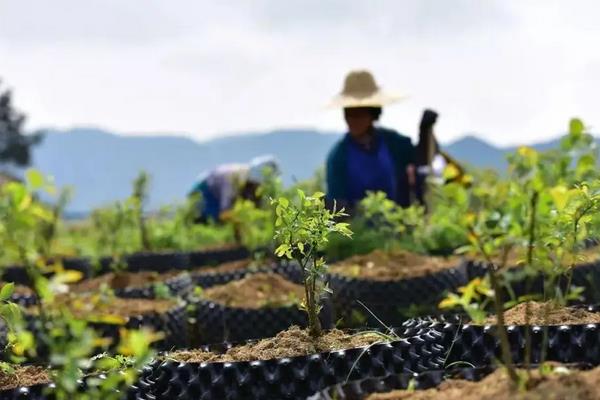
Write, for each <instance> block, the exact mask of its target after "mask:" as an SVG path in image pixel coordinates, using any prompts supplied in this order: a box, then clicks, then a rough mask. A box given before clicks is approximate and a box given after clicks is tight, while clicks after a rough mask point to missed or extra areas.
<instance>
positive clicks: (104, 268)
mask: <svg viewBox="0 0 600 400" xmlns="http://www.w3.org/2000/svg"><path fill="white" fill-rule="evenodd" d="M123 261H124V262H125V265H126V266H127V271H129V272H138V271H156V272H167V271H172V270H184V269H187V268H188V267H189V265H190V260H189V253H183V252H162V253H150V252H140V253H134V254H130V255H127V256H125V257H124V260H123ZM98 263H99V265H97V268H96V274H104V273H107V272H110V271H111V270H112V268H111V264H112V263H113V258H112V257H102V258H101V259H100V260H99V261H98Z"/></svg>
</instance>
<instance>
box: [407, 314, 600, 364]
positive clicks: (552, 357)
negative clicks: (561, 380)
mask: <svg viewBox="0 0 600 400" xmlns="http://www.w3.org/2000/svg"><path fill="white" fill-rule="evenodd" d="M586 308H587V309H588V310H589V311H593V312H596V311H598V307H597V306H588V307H586ZM461 320H463V321H464V317H461V316H445V317H439V318H436V319H433V320H431V321H429V322H427V320H424V319H417V320H411V321H407V322H406V323H405V324H404V326H405V327H411V326H415V327H419V328H421V329H425V327H427V326H428V327H429V328H430V329H433V330H435V331H437V332H439V333H440V334H441V336H442V345H443V347H444V348H445V349H446V351H447V352H448V357H447V361H446V362H447V364H450V363H453V362H457V361H460V362H468V363H470V364H472V365H474V366H477V367H479V366H487V365H491V364H492V363H493V362H494V360H497V359H499V358H500V355H501V353H500V342H499V340H498V338H497V335H496V334H495V329H496V327H495V326H491V325H484V326H483V325H470V324H463V323H461ZM526 329H529V330H530V332H531V343H532V345H531V360H530V362H532V363H534V364H535V363H540V362H541V361H542V355H543V353H544V352H545V360H546V361H557V362H562V363H585V364H590V365H600V324H581V325H549V326H539V325H532V326H530V327H529V328H527V327H526V326H522V325H516V326H515V325H511V326H508V327H507V328H506V330H507V334H508V339H509V342H510V347H511V354H512V358H513V362H514V363H517V364H519V363H525V340H526V339H525V336H526ZM544 331H547V337H548V341H547V346H546V347H545V349H544V348H543V343H544V341H543V338H544Z"/></svg>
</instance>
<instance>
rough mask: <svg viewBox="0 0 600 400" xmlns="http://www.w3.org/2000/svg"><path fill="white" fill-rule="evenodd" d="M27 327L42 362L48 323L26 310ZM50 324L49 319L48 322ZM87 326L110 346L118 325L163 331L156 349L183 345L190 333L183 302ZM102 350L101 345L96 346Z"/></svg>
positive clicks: (115, 338) (117, 334)
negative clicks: (43, 324)
mask: <svg viewBox="0 0 600 400" xmlns="http://www.w3.org/2000/svg"><path fill="white" fill-rule="evenodd" d="M25 322H26V327H27V330H29V331H30V332H32V333H33V335H34V337H35V340H36V346H37V349H36V352H37V357H36V358H35V360H34V361H37V362H40V363H45V362H47V361H48V356H49V350H48V339H47V337H46V336H45V333H44V332H47V330H48V329H49V328H50V327H46V329H43V328H42V327H41V320H40V319H39V318H38V317H37V316H34V315H31V314H25ZM50 324H51V322H50ZM89 326H90V327H92V328H94V330H95V331H96V333H97V334H98V335H99V336H100V337H103V338H110V339H112V343H111V345H110V348H114V347H115V346H116V344H118V341H119V329H120V328H122V327H125V328H127V329H141V328H149V329H152V330H154V331H155V332H162V334H163V335H164V337H163V338H162V339H161V340H159V341H157V342H154V343H153V344H152V347H153V348H155V349H157V350H172V349H182V348H186V347H188V346H189V335H188V325H187V311H186V307H185V305H183V304H182V305H177V306H175V307H173V308H172V309H170V310H169V311H167V312H166V313H157V312H152V313H147V314H143V315H137V316H133V317H130V318H129V319H128V320H127V322H126V323H125V324H124V325H119V324H110V323H104V322H91V323H89ZM97 350H98V351H103V350H104V349H97Z"/></svg>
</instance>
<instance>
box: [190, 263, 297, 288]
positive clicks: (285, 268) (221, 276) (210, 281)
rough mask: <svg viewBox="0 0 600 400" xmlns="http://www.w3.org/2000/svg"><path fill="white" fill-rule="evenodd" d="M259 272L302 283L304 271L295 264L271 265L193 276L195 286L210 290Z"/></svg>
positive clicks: (199, 272)
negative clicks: (270, 273) (274, 274)
mask: <svg viewBox="0 0 600 400" xmlns="http://www.w3.org/2000/svg"><path fill="white" fill-rule="evenodd" d="M258 272H275V273H278V274H280V275H282V276H283V277H284V278H286V279H288V280H289V281H291V282H294V283H301V282H302V271H301V270H300V266H299V265H298V264H295V263H271V264H265V265H264V266H260V267H258V268H245V269H239V270H235V271H227V272H209V273H202V272H201V271H200V270H197V271H194V273H192V274H191V276H192V283H193V285H194V286H200V287H202V288H209V287H213V286H218V285H224V284H226V283H229V282H232V281H237V280H239V279H242V278H244V277H245V276H247V275H249V274H255V273H258Z"/></svg>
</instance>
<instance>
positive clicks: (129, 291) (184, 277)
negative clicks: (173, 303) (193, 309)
mask: <svg viewBox="0 0 600 400" xmlns="http://www.w3.org/2000/svg"><path fill="white" fill-rule="evenodd" d="M161 284H164V285H165V286H166V287H167V288H168V289H169V293H170V295H171V296H173V297H185V296H187V295H188V294H189V293H190V292H191V290H192V286H193V285H192V278H191V276H190V274H188V273H187V272H182V273H180V274H178V275H176V276H173V277H171V278H169V279H166V280H165V281H163V282H161ZM115 295H117V296H119V297H126V298H138V299H139V298H145V299H154V298H156V297H157V294H156V286H155V285H154V284H150V285H146V286H143V287H128V288H124V289H117V290H115Z"/></svg>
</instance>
